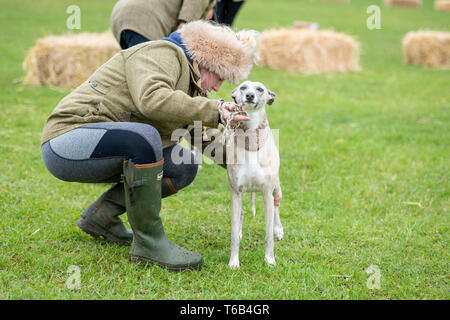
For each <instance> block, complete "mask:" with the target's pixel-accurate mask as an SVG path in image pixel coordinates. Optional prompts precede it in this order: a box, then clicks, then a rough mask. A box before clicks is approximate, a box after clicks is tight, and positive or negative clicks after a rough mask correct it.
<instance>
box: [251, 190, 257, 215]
mask: <svg viewBox="0 0 450 320" xmlns="http://www.w3.org/2000/svg"><path fill="white" fill-rule="evenodd" d="M255 196H256V194H255V193H254V192H252V213H253V216H255V215H256V209H255Z"/></svg>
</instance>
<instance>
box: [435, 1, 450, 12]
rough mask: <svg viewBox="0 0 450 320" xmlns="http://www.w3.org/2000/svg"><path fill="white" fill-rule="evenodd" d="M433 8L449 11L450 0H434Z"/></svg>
mask: <svg viewBox="0 0 450 320" xmlns="http://www.w3.org/2000/svg"><path fill="white" fill-rule="evenodd" d="M434 8H435V9H436V10H437V11H449V12H450V0H436V1H435V2H434Z"/></svg>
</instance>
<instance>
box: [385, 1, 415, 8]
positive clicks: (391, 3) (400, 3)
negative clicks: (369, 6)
mask: <svg viewBox="0 0 450 320" xmlns="http://www.w3.org/2000/svg"><path fill="white" fill-rule="evenodd" d="M384 4H385V5H386V6H388V7H406V8H417V7H420V6H421V5H422V0H384Z"/></svg>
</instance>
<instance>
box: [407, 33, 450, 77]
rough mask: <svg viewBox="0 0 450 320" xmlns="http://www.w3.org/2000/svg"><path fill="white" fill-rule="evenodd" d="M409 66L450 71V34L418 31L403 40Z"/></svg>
mask: <svg viewBox="0 0 450 320" xmlns="http://www.w3.org/2000/svg"><path fill="white" fill-rule="evenodd" d="M403 54H404V60H405V63H407V64H414V65H421V66H426V67H434V68H439V69H450V32H442V31H416V32H409V33H408V34H407V35H406V36H405V37H404V38H403Z"/></svg>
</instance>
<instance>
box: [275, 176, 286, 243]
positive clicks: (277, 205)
mask: <svg viewBox="0 0 450 320" xmlns="http://www.w3.org/2000/svg"><path fill="white" fill-rule="evenodd" d="M273 196H274V210H273V211H274V222H273V231H274V233H275V237H276V238H277V240H281V239H283V237H284V231H283V225H282V224H281V219H280V202H281V197H282V196H281V188H280V185H279V184H278V185H277V186H276V187H275V189H274V191H273Z"/></svg>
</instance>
